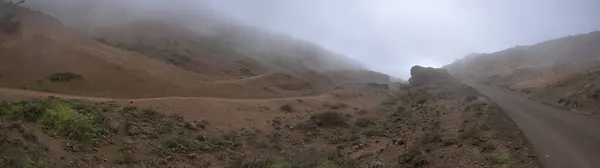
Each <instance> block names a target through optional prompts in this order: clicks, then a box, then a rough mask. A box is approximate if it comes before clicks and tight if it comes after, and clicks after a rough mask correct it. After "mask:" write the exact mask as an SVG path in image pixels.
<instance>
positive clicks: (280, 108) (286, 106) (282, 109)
mask: <svg viewBox="0 0 600 168" xmlns="http://www.w3.org/2000/svg"><path fill="white" fill-rule="evenodd" d="M279 110H281V111H285V112H292V111H293V109H292V106H291V105H289V104H286V105H283V106H281V107H279Z"/></svg>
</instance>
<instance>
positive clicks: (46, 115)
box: [0, 99, 111, 142]
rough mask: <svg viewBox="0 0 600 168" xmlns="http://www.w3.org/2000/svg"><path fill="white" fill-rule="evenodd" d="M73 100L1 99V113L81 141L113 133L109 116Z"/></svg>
mask: <svg viewBox="0 0 600 168" xmlns="http://www.w3.org/2000/svg"><path fill="white" fill-rule="evenodd" d="M73 104H74V103H73V102H69V101H64V100H57V99H48V100H43V101H22V102H16V103H7V102H4V103H0V116H5V117H6V118H7V119H9V120H15V121H25V122H35V123H37V125H38V126H39V127H41V128H42V130H44V131H54V132H56V133H57V134H58V135H61V136H63V137H65V138H67V139H69V140H75V141H80V142H90V140H94V139H105V138H107V137H108V136H109V135H110V134H111V133H110V131H109V129H108V124H107V123H106V119H105V118H104V117H102V116H101V115H100V114H97V113H99V111H95V110H91V109H93V108H91V107H84V105H83V104H80V105H77V107H78V108H74V105H73ZM87 106H93V105H87ZM84 109H85V110H84Z"/></svg>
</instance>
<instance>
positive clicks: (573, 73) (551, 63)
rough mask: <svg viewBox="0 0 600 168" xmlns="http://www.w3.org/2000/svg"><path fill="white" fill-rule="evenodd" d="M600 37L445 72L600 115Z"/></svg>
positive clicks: (519, 50)
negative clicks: (599, 111) (599, 104)
mask: <svg viewBox="0 0 600 168" xmlns="http://www.w3.org/2000/svg"><path fill="white" fill-rule="evenodd" d="M599 44H600V32H591V33H588V34H581V35H576V36H569V37H564V38H559V39H555V40H550V41H546V42H542V43H539V44H535V45H531V46H520V47H515V48H511V49H507V50H503V51H499V52H495V53H490V54H474V55H470V56H467V57H465V58H463V59H461V60H458V61H456V62H454V63H452V64H449V65H447V66H445V68H446V69H448V70H449V71H450V72H451V73H452V74H453V75H455V76H457V77H460V78H463V79H468V80H475V81H478V82H480V83H486V84H489V85H498V86H501V87H504V88H507V89H510V90H515V91H519V92H524V93H526V94H529V95H530V96H533V97H535V98H541V100H543V101H545V102H547V103H549V104H553V105H556V106H563V107H566V108H569V109H576V110H581V111H588V113H594V114H595V112H594V111H598V109H600V106H598V105H597V104H598V98H595V97H597V96H594V95H598V94H599V91H598V90H599V89H600V86H598V85H597V80H598V79H600V76H598V75H597V74H598V72H600V66H599V65H600V59H599V58H600V48H598V47H597V46H598V45H599Z"/></svg>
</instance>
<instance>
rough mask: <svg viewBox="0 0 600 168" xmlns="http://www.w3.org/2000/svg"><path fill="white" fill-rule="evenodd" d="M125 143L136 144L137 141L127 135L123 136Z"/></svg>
mask: <svg viewBox="0 0 600 168" xmlns="http://www.w3.org/2000/svg"><path fill="white" fill-rule="evenodd" d="M123 143H125V144H129V145H131V144H134V143H135V142H134V141H133V140H132V139H131V138H129V137H125V138H123Z"/></svg>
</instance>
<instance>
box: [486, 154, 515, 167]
mask: <svg viewBox="0 0 600 168" xmlns="http://www.w3.org/2000/svg"><path fill="white" fill-rule="evenodd" d="M488 160H489V161H490V162H491V163H492V164H493V165H506V164H507V163H508V162H509V161H510V160H509V159H508V158H506V157H504V156H499V155H492V156H488Z"/></svg>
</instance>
